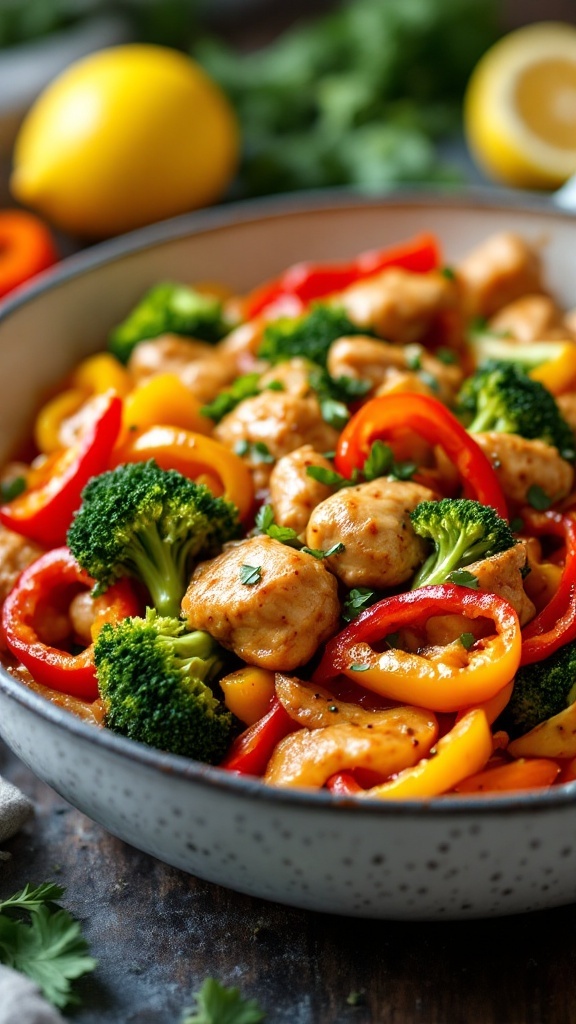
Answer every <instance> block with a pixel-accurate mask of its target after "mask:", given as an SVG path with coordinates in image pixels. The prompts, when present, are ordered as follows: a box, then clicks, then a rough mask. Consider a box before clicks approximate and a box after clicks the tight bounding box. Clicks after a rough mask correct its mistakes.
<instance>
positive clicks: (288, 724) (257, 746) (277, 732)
mask: <svg viewBox="0 0 576 1024" xmlns="http://www.w3.org/2000/svg"><path fill="white" fill-rule="evenodd" d="M299 728H300V726H299V725H298V722H295V721H294V719H293V718H290V715H289V714H288V712H287V711H286V710H285V709H284V707H283V706H282V704H281V703H280V701H279V700H278V698H277V697H274V699H273V701H272V703H271V705H270V710H269V711H267V712H266V714H265V715H264V716H263V717H262V718H259V719H258V721H257V722H254V724H253V725H250V726H248V728H247V729H245V730H244V732H243V733H241V734H240V736H237V737H236V739H235V740H234V742H233V743H232V746H231V747H230V750H229V751H228V753H227V755H226V757H225V758H224V760H223V761H222V762H221V763H220V768H226V769H227V771H230V772H238V774H239V775H263V774H264V772H265V771H266V766H267V764H268V761H269V760H270V758H271V756H272V752H273V750H274V747H275V746H276V744H277V743H279V742H280V740H283V739H284V737H285V736H287V735H288V733H290V732H294V731H295V730H296V729H299Z"/></svg>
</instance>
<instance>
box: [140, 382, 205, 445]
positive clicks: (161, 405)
mask: <svg viewBox="0 0 576 1024" xmlns="http://www.w3.org/2000/svg"><path fill="white" fill-rule="evenodd" d="M122 422H123V425H124V429H125V430H134V428H142V427H153V426H154V425H155V424H157V423H162V424H167V425H169V426H171V427H183V428H184V429H185V430H192V431H194V432H195V433H196V434H211V433H212V429H213V427H214V424H213V422H212V420H210V419H208V417H206V416H202V414H201V412H200V402H198V400H197V399H196V398H194V396H193V395H192V394H191V392H190V391H189V389H188V388H187V387H186V385H185V384H183V382H182V381H181V380H180V377H178V376H177V375H176V374H175V373H159V374H157V375H156V376H154V377H150V378H149V380H147V381H145V382H144V383H143V384H140V385H138V387H135V388H133V390H132V391H131V392H130V394H128V395H127V396H126V398H125V400H124V411H123V415H122Z"/></svg>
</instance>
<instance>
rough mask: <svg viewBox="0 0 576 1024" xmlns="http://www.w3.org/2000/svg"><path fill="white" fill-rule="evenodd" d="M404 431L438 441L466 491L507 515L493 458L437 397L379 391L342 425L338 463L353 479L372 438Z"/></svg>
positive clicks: (346, 475) (472, 496)
mask: <svg viewBox="0 0 576 1024" xmlns="http://www.w3.org/2000/svg"><path fill="white" fill-rule="evenodd" d="M400 430H411V431H414V433H416V434H419V435H420V437H422V438H424V440H425V441H427V442H428V443H429V444H431V445H440V447H441V448H443V449H444V451H445V452H446V454H447V456H448V458H449V459H450V460H451V462H453V463H454V465H455V466H456V468H457V469H458V472H459V475H460V479H461V480H462V483H463V487H464V495H465V497H467V498H473V499H475V500H476V501H480V502H481V503H482V504H483V505H491V506H492V508H494V509H496V512H497V513H498V515H500V516H502V518H503V519H507V518H508V508H507V506H506V499H505V497H504V494H503V493H502V488H501V487H500V483H499V481H498V478H497V476H496V474H495V472H494V470H493V469H492V466H491V465H490V462H489V460H488V459H487V457H486V455H485V454H484V452H483V451H482V449H481V448H480V447H479V446H478V445H477V444H476V441H475V440H474V438H473V437H471V436H470V434H469V433H468V431H467V430H465V429H464V427H463V426H462V424H461V423H459V422H458V420H457V419H456V417H455V416H454V415H453V414H452V413H451V412H450V410H449V409H447V408H446V406H445V405H443V404H442V402H439V401H438V399H437V398H432V397H431V396H429V395H419V394H413V393H406V394H401V393H396V394H391V395H381V396H380V397H378V398H372V399H371V400H370V401H369V402H366V404H365V405H363V406H362V407H361V408H360V409H359V410H358V412H357V413H356V414H355V415H354V416H352V418H351V419H350V420H348V423H347V424H346V426H345V427H344V430H343V431H342V433H341V435H340V438H339V440H338V446H337V448H336V456H335V459H334V465H335V467H336V470H337V471H338V473H340V474H341V475H342V476H345V477H348V478H351V477H352V474H353V472H354V470H355V469H356V470H360V469H362V467H363V465H364V462H365V461H366V458H367V456H368V454H369V452H370V447H371V445H372V443H373V442H374V441H376V440H377V439H380V440H393V438H394V434H397V433H398V431H400Z"/></svg>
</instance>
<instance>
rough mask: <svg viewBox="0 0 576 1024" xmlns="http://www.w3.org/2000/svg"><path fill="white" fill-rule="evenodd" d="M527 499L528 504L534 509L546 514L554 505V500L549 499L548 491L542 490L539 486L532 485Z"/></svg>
mask: <svg viewBox="0 0 576 1024" xmlns="http://www.w3.org/2000/svg"><path fill="white" fill-rule="evenodd" d="M526 498H527V499H528V504H529V505H531V506H532V508H535V509H537V511H538V512H546V510H547V509H549V508H550V506H551V505H552V504H553V500H552V498H549V497H548V495H547V494H546V491H544V490H542V488H541V487H540V485H539V484H532V485H531V486H530V487H529V488H528V490H527V492H526Z"/></svg>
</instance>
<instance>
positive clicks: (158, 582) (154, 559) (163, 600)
mask: <svg viewBox="0 0 576 1024" xmlns="http://www.w3.org/2000/svg"><path fill="white" fill-rule="evenodd" d="M130 550H131V554H132V561H133V562H134V565H135V567H136V575H138V576H140V577H141V579H142V580H143V581H144V583H145V584H146V586H147V587H148V590H149V591H150V596H151V598H152V604H153V605H154V607H155V608H156V610H157V612H158V615H161V616H166V617H169V618H176V619H177V618H178V617H179V615H180V610H181V609H180V605H181V602H182V598H183V597H184V594H185V592H186V585H187V581H186V579H185V578H184V575H183V573H182V569H181V567H180V566H179V565H177V564H176V562H175V561H174V551H173V547H172V544H171V542H170V541H169V540H168V539H166V540H162V538H161V537H160V534H159V533H158V530H157V529H156V527H155V526H150V527H149V528H148V529H146V530H143V531H141V532H139V533H138V535H137V537H135V538H134V540H133V541H132V543H131V545H130Z"/></svg>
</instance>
